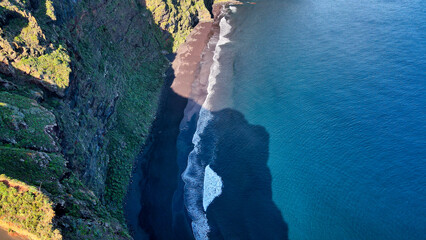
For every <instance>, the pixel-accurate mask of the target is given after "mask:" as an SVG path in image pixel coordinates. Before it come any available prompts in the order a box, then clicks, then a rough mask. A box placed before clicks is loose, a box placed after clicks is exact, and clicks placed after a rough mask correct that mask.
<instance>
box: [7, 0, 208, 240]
mask: <svg viewBox="0 0 426 240" xmlns="http://www.w3.org/2000/svg"><path fill="white" fill-rule="evenodd" d="M209 18H210V13H209V12H208V10H207V8H206V6H205V3H204V1H202V0H177V1H176V0H174V1H172V0H161V1H160V0H146V1H142V0H140V1H137V0H109V1H107V0H80V1H75V0H65V1H54V0H4V1H2V2H1V3H0V27H1V28H0V110H1V111H0V174H1V173H4V174H6V175H7V176H8V177H11V178H14V179H18V180H20V181H23V182H25V183H27V184H29V185H33V186H37V187H39V189H40V190H41V191H42V192H43V193H44V194H45V195H46V196H48V197H49V198H50V199H51V201H52V202H53V206H52V207H53V209H54V210H55V213H56V217H55V219H54V222H53V223H54V225H55V226H56V227H58V228H59V229H60V231H61V234H62V235H63V237H64V238H65V239H95V238H99V237H102V239H108V238H114V239H121V238H122V239H127V238H130V236H129V235H128V231H127V228H126V227H125V226H124V225H123V222H124V221H123V217H122V200H123V197H124V195H125V192H126V187H127V184H128V182H129V179H130V173H131V169H132V164H133V160H134V158H135V156H136V154H137V153H138V152H139V150H140V147H141V146H142V144H143V143H144V140H145V138H146V136H147V135H148V131H149V128H150V124H151V122H152V121H153V119H154V118H155V111H156V109H157V102H158V97H159V92H160V88H161V86H162V82H163V74H164V71H165V69H166V68H167V67H168V65H169V63H168V61H167V60H166V59H165V57H164V56H163V54H164V53H166V52H170V50H172V49H176V48H177V46H178V45H179V44H180V43H182V42H183V41H184V39H185V37H186V36H187V34H188V33H189V31H190V30H191V29H192V28H193V27H194V26H195V25H196V24H197V22H199V21H205V20H209ZM0 194H1V193H0ZM0 205H1V202H0Z"/></svg>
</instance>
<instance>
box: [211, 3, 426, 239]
mask: <svg viewBox="0 0 426 240" xmlns="http://www.w3.org/2000/svg"><path fill="white" fill-rule="evenodd" d="M425 23H426V1H421V0H410V1H405V0H393V1H385V0H382V1H380V0H356V1H355V0H346V1H345V0H263V1H257V4H256V5H243V6H240V7H237V12H236V13H235V14H232V16H231V18H230V24H231V25H232V28H233V31H232V33H231V34H230V35H229V38H230V39H231V41H232V42H231V43H230V44H228V48H226V49H225V50H224V51H230V52H231V51H232V52H233V55H232V56H233V59H234V60H233V64H232V68H231V66H229V68H231V69H232V71H233V77H232V79H229V82H228V83H227V85H226V86H227V87H229V88H231V89H232V96H231V97H230V105H231V106H232V109H234V110H235V111H237V112H239V113H241V114H242V115H243V116H244V117H245V119H246V120H247V121H248V124H250V125H259V126H262V127H264V128H265V130H266V132H267V134H269V155H268V156H267V166H268V168H269V170H270V173H271V177H272V199H273V203H274V204H275V205H276V206H277V207H278V209H279V210H280V212H281V214H282V217H283V219H284V221H285V222H286V223H287V225H288V236H289V238H290V239H425V236H426V24H425ZM231 125H232V124H231ZM218 127H222V128H225V127H226V125H223V124H222V125H219V126H218ZM243 139H244V138H243ZM238 141H239V143H237V145H238V144H241V139H239V140H238ZM227 144H228V145H229V144H231V145H232V143H229V142H228V143H227ZM242 144H245V143H242ZM247 144H251V143H250V142H249V143H247ZM231 151H234V150H231ZM250 156H252V157H253V158H257V157H258V156H256V155H250ZM250 156H248V158H250ZM218 158H220V156H218ZM248 160H251V159H248ZM230 161H232V160H230ZM253 161H256V160H255V159H253ZM223 164H228V163H226V162H225V163H223ZM241 164H244V162H242V163H241ZM216 165H219V163H217V164H216ZM230 166H232V164H231V165H230ZM222 167H223V166H222ZM216 168H220V166H217V167H216ZM214 170H215V169H214ZM233 171H235V172H236V173H234V174H236V175H238V178H244V175H250V174H252V173H251V172H244V171H242V170H241V171H240V170H237V169H233ZM218 175H221V174H220V173H218ZM229 181H231V180H229ZM227 184H228V186H230V185H232V183H229V182H228V183H227V180H226V179H223V190H224V191H225V189H226V188H227ZM250 184H256V182H251V183H250ZM252 188H256V186H252ZM236 196H239V195H236ZM220 198H221V197H218V198H217V199H215V200H214V201H213V204H215V201H218V202H219V203H218V204H220ZM239 200H240V201H241V200H243V199H239ZM259 204H261V203H259ZM212 206H213V205H212ZM211 211H212V212H213V211H225V208H220V207H218V208H217V209H216V210H215V209H213V210H211ZM209 215H211V216H212V219H214V218H215V216H214V213H209V212H208V215H207V216H208V217H209ZM209 219H210V218H209ZM217 219H220V218H216V220H211V221H212V222H213V221H224V220H217ZM213 225H214V224H213ZM213 228H214V227H213Z"/></svg>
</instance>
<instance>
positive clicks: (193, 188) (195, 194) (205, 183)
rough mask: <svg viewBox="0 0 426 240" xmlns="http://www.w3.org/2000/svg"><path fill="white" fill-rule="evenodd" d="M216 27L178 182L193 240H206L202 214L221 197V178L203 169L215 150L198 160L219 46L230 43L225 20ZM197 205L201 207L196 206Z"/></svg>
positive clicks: (217, 71) (206, 227)
mask: <svg viewBox="0 0 426 240" xmlns="http://www.w3.org/2000/svg"><path fill="white" fill-rule="evenodd" d="M219 25H220V34H219V40H218V42H217V45H216V48H215V52H214V56H213V64H212V66H211V68H210V75H209V83H208V87H207V97H206V100H205V101H204V103H203V106H202V108H201V110H200V113H199V118H198V122H197V129H196V131H195V134H194V136H193V139H192V143H193V144H194V149H193V150H192V151H191V153H190V154H189V156H188V165H187V168H186V169H185V171H184V172H183V173H182V179H183V181H184V183H185V186H184V203H185V206H186V209H187V211H188V213H189V215H190V217H191V219H192V223H191V225H192V230H193V232H194V237H195V239H197V240H205V239H208V233H209V232H210V227H209V225H208V223H207V217H206V213H205V211H206V210H207V207H208V205H209V204H210V203H211V202H212V201H213V200H214V198H216V197H217V196H219V195H220V194H221V192H222V185H223V183H222V179H221V177H220V176H218V175H217V174H216V173H215V172H214V171H213V170H212V169H211V168H210V167H209V166H207V165H208V164H209V163H210V162H211V161H213V160H214V158H215V149H214V148H211V147H210V148H208V149H207V150H206V151H207V152H206V151H205V152H203V156H206V155H207V156H210V160H209V162H203V160H202V159H201V157H200V154H201V135H202V134H203V133H204V130H205V128H206V127H207V125H208V124H209V122H210V121H211V119H212V117H213V115H212V113H211V111H213V110H214V107H213V100H212V99H213V96H214V94H215V90H214V87H215V85H216V81H217V77H218V75H219V74H220V72H221V68H220V62H219V57H220V54H221V50H222V49H221V46H223V45H224V44H226V43H228V42H230V40H229V39H228V38H226V35H228V34H229V33H230V32H231V29H232V27H231V25H230V24H229V22H228V20H227V19H226V18H225V17H223V18H222V19H221V20H220V23H219ZM212 145H213V146H214V145H215V144H212ZM204 149H206V148H204ZM204 149H203V150H204ZM219 189H220V190H219ZM201 202H202V205H201V204H200V203H201Z"/></svg>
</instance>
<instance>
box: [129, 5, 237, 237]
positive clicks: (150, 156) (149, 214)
mask: <svg viewBox="0 0 426 240" xmlns="http://www.w3.org/2000/svg"><path fill="white" fill-rule="evenodd" d="M227 4H234V3H233V2H221V3H218V4H214V5H213V14H214V16H215V17H214V19H213V21H210V22H200V23H199V24H198V25H197V26H196V27H195V28H194V29H193V30H192V32H191V33H190V35H189V36H188V38H187V40H186V42H185V43H184V44H182V45H181V47H180V48H179V49H178V51H177V53H176V57H175V58H174V59H173V57H170V60H173V62H172V64H171V66H170V68H169V69H168V70H167V72H166V80H165V84H164V86H163V90H162V94H161V98H160V104H159V107H158V111H157V118H156V120H155V122H154V123H153V125H152V129H151V133H150V136H149V138H148V139H147V143H146V144H145V146H144V147H143V149H142V152H141V153H140V154H139V156H138V157H137V160H136V163H135V167H134V170H133V175H132V180H131V183H130V184H129V188H128V194H127V197H126V201H125V202H126V204H125V218H126V221H127V224H128V226H129V228H130V231H131V232H132V235H133V237H134V238H135V239H148V238H149V237H150V236H151V237H152V236H155V237H157V238H160V239H162V238H166V239H170V238H179V237H192V238H193V234H192V230H191V226H190V219H188V216H186V215H185V213H184V211H182V209H184V206H183V201H180V202H179V201H178V202H179V204H181V206H180V207H176V201H175V199H176V195H181V194H183V193H182V192H181V191H180V188H179V187H178V185H179V184H181V183H182V179H181V178H180V173H182V171H183V170H184V167H183V169H182V166H181V165H182V164H179V163H178V162H179V161H177V156H178V152H179V151H181V150H180V149H177V147H176V146H177V142H178V136H179V133H180V127H181V126H180V125H181V121H182V119H183V118H184V116H185V115H186V114H184V111H187V109H188V107H187V106H188V105H189V104H191V103H195V104H194V105H200V106H201V105H202V103H203V102H204V100H205V97H206V95H207V92H206V91H207V90H206V88H207V84H208V76H209V73H210V71H209V70H210V66H211V64H212V61H213V60H212V58H213V53H212V51H214V47H215V46H208V45H209V41H210V39H211V37H212V36H213V35H214V33H215V32H216V33H217V32H218V31H219V24H218V18H219V17H220V16H219V15H220V13H221V10H222V8H223V6H225V5H227ZM196 80H198V81H196ZM200 83H201V84H202V85H203V86H193V85H194V84H195V85H197V84H198V85H199V84H200ZM194 90H195V91H194ZM197 91H199V92H197ZM200 106H199V107H198V110H199V108H200ZM189 109H192V110H193V111H194V112H193V113H194V114H196V111H197V110H196V108H189ZM188 154H189V152H188ZM173 175H174V176H176V177H173ZM177 189H178V190H177ZM179 191H180V192H179ZM179 204H178V205H179ZM172 206H173V207H172ZM165 209H166V210H165ZM167 209H168V210H167ZM180 217H183V219H180ZM176 218H179V220H178V221H176V220H177V219H176ZM182 220H183V221H182Z"/></svg>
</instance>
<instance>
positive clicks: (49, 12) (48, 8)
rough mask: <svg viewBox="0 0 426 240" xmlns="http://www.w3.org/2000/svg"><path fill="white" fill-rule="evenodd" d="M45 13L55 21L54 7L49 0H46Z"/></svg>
mask: <svg viewBox="0 0 426 240" xmlns="http://www.w3.org/2000/svg"><path fill="white" fill-rule="evenodd" d="M46 15H47V16H49V17H50V19H52V20H53V21H56V15H55V8H54V7H53V3H52V1H51V0H46Z"/></svg>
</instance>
